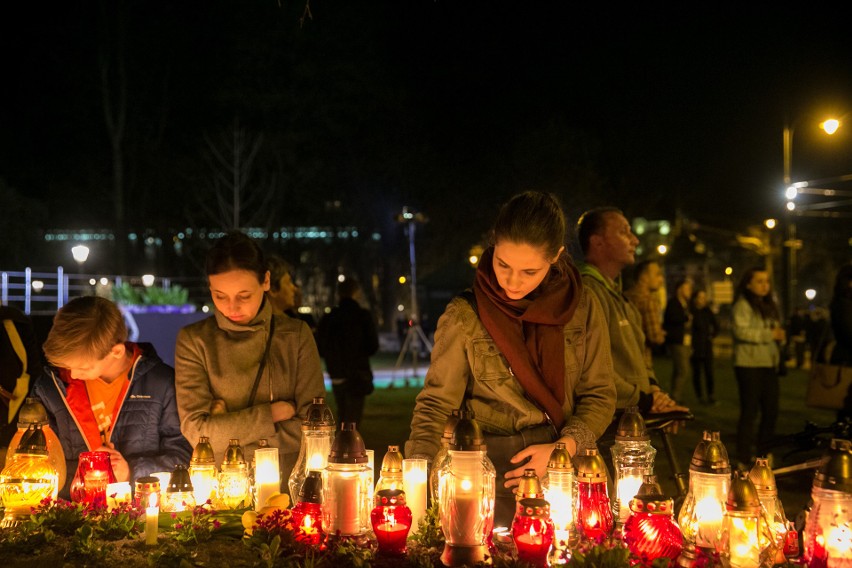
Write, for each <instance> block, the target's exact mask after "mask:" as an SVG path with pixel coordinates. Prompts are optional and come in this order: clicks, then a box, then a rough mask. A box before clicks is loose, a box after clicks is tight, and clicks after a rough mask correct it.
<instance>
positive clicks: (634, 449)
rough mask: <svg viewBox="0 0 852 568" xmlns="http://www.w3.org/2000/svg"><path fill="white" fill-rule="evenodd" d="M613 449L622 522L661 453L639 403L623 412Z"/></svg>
mask: <svg viewBox="0 0 852 568" xmlns="http://www.w3.org/2000/svg"><path fill="white" fill-rule="evenodd" d="M611 451H612V464H613V468H614V469H615V499H614V500H613V513H614V514H615V516H616V523H617V524H618V525H619V526H621V525H623V524H624V522H625V521H626V520H627V517H629V516H630V501H631V500H632V499H633V497H634V496H635V495H636V493H637V492H638V491H639V487H640V486H641V485H642V480H643V479H644V478H645V476H646V475H651V474H653V473H654V457H655V456H656V455H657V450H655V449H654V447H653V446H651V437H650V436H649V435H648V432H647V430H645V421H644V420H643V419H642V415H641V414H639V408H638V407H636V406H631V407H630V408H628V409H626V410H625V411H624V414H622V415H621V419H620V420H619V422H618V429H617V430H616V434H615V443H614V444H613V446H612V448H611Z"/></svg>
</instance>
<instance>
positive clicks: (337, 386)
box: [317, 277, 379, 427]
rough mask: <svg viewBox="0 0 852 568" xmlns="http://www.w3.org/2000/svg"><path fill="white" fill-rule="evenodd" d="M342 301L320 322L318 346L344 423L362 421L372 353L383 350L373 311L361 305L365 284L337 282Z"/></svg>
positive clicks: (350, 280)
mask: <svg viewBox="0 0 852 568" xmlns="http://www.w3.org/2000/svg"><path fill="white" fill-rule="evenodd" d="M337 296H338V298H339V300H338V304H337V306H336V307H334V308H333V309H332V310H331V311H330V312H329V313H328V314H326V315H324V316H323V317H322V318H321V319H320V322H319V325H318V326H317V347H318V348H319V353H320V356H321V357H322V358H323V359H324V360H325V366H326V370H327V371H328V375H329V377H330V378H331V391H332V392H333V393H334V402H335V404H336V405H337V414H338V416H337V419H338V422H339V423H340V424H348V423H354V424H355V425H356V427H358V426H359V425H360V424H361V419H362V418H363V416H364V403H365V402H366V397H367V396H368V395H370V394H372V392H373V390H374V386H373V370H372V369H371V368H370V357H372V356H373V355H375V354H376V352H378V350H379V334H378V332H377V331H376V324H375V323H373V315H372V314H371V313H370V312H369V310H366V309H364V308H362V307H361V304H360V303H359V300H360V299H361V296H362V293H361V285H360V284H358V281H357V280H356V279H355V278H352V277H350V278H347V279H346V280H344V281H343V282H340V283H339V284H338V285H337Z"/></svg>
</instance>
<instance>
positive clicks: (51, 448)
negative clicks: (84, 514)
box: [4, 397, 67, 489]
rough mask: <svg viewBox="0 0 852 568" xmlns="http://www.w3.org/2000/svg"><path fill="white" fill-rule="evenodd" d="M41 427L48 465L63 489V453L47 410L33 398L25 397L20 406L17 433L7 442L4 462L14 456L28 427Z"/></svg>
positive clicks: (64, 473) (64, 467) (7, 461)
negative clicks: (56, 474) (49, 464)
mask: <svg viewBox="0 0 852 568" xmlns="http://www.w3.org/2000/svg"><path fill="white" fill-rule="evenodd" d="M36 425H38V426H41V431H42V432H44V439H45V441H46V442H47V455H48V459H50V463H52V464H53V467H54V468H56V472H57V473H58V474H59V488H60V489H61V488H63V487H65V478H66V475H67V471H66V467H67V466H66V464H65V452H64V451H63V450H62V444H61V443H60V442H59V437H58V436H57V435H56V432H54V431H53V429H52V428H51V427H50V421H49V420H48V418H47V410H45V408H44V405H42V403H41V402H40V401H39V400H38V399H37V398H33V397H27V398H26V400H25V401H24V404H23V405H21V411H20V413H19V414H18V431H17V432H15V435H14V436H12V439H11V440H10V441H9V449H8V450H7V451H6V461H5V462H4V463H6V464H8V463H9V462H10V461H11V460H12V459H14V456H15V450H17V449H18V444H20V443H21V439H22V438H23V436H24V433H26V432H27V430H29V428H30V426H36Z"/></svg>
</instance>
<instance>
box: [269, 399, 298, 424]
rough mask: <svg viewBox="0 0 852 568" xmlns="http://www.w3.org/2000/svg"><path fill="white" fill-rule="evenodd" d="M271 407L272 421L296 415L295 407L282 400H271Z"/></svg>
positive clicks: (287, 418)
mask: <svg viewBox="0 0 852 568" xmlns="http://www.w3.org/2000/svg"><path fill="white" fill-rule="evenodd" d="M270 406H271V407H272V421H273V422H282V421H284V420H290V419H291V418H293V417H294V416H295V415H296V407H295V406H293V405H292V404H290V403H289V402H287V401H284V400H277V401H275V402H273V403H272V404H271V405H270Z"/></svg>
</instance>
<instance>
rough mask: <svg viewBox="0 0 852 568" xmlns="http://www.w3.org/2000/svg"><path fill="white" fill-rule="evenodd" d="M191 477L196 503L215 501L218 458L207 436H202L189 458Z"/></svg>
mask: <svg viewBox="0 0 852 568" xmlns="http://www.w3.org/2000/svg"><path fill="white" fill-rule="evenodd" d="M189 477H190V479H192V490H193V494H194V496H195V502H196V503H206V502H207V501H208V500H209V501H211V502H212V501H213V499H215V498H216V495H217V494H218V491H217V483H218V479H217V474H216V458H215V456H214V455H213V446H211V445H210V439H209V438H208V437H207V436H200V437H199V438H198V444H196V446H195V449H193V451H192V458H191V459H190V460H189Z"/></svg>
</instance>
